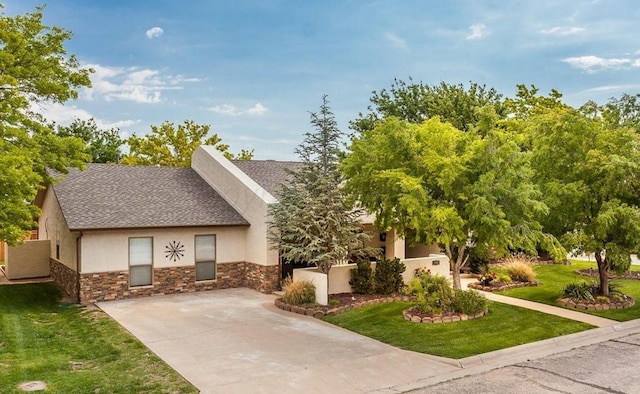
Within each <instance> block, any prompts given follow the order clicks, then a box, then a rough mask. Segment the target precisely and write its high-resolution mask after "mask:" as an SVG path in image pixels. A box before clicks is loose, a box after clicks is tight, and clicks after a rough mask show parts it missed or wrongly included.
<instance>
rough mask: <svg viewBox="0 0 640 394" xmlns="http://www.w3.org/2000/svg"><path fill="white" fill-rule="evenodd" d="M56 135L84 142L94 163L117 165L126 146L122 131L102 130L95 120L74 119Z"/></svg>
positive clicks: (59, 127) (60, 127)
mask: <svg viewBox="0 0 640 394" xmlns="http://www.w3.org/2000/svg"><path fill="white" fill-rule="evenodd" d="M56 134H57V135H58V136H60V137H76V138H80V139H81V140H82V141H84V143H85V144H86V152H87V154H89V155H90V156H91V159H90V160H91V162H92V163H117V162H118V161H119V160H120V156H121V150H120V148H121V147H122V145H123V144H124V140H123V139H122V138H120V131H119V130H118V129H117V128H112V129H100V128H98V125H97V124H96V121H95V119H93V118H91V119H89V120H82V119H74V121H73V122H72V123H71V124H70V125H68V126H58V128H57V133H56Z"/></svg>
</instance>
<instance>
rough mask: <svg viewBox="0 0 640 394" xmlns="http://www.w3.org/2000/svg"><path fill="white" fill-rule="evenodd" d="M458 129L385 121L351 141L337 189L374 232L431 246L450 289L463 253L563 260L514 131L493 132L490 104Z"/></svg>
mask: <svg viewBox="0 0 640 394" xmlns="http://www.w3.org/2000/svg"><path fill="white" fill-rule="evenodd" d="M476 116H477V118H478V122H477V125H476V126H474V127H473V128H471V129H469V131H467V132H465V131H462V130H460V129H457V128H456V127H454V126H452V125H451V124H450V123H444V122H442V121H441V120H440V119H439V118H438V117H433V118H430V119H428V120H425V121H424V122H422V123H420V124H414V123H409V122H407V121H405V120H400V119H397V118H388V119H386V120H385V121H384V122H382V123H379V124H378V125H377V126H376V127H375V128H374V129H372V130H368V131H364V132H363V133H361V135H360V136H358V137H355V138H354V139H353V140H352V144H351V146H350V153H348V155H347V157H346V158H345V160H344V162H343V170H344V173H345V176H346V178H347V181H346V185H345V189H346V190H347V191H348V192H349V193H350V194H351V196H352V198H354V199H355V200H357V201H360V203H361V204H362V205H363V206H364V207H365V208H366V209H367V210H368V211H369V212H371V213H374V214H375V215H376V226H377V227H378V228H380V229H389V228H394V229H395V230H396V231H397V233H398V234H400V235H406V234H407V232H408V231H411V232H415V235H416V237H415V239H416V241H419V242H424V243H427V244H431V243H434V242H435V243H438V244H439V245H441V247H442V248H443V249H444V250H445V252H446V254H447V256H448V257H449V259H450V261H451V269H452V272H453V279H454V287H455V288H460V268H461V267H462V266H463V265H464V264H465V262H466V259H467V256H468V250H469V248H470V247H475V248H477V250H479V251H480V252H481V253H482V252H484V253H485V254H486V253H489V252H490V251H491V252H492V253H496V254H497V255H498V256H500V255H505V254H507V253H509V252H512V251H518V250H521V251H524V252H527V253H531V254H535V253H536V249H537V248H538V247H542V248H544V249H547V250H549V251H550V252H551V253H552V255H553V256H555V257H556V258H564V255H563V254H564V253H565V252H564V249H563V248H562V247H561V246H560V245H559V244H558V243H557V241H555V238H553V237H552V236H548V235H546V234H544V233H543V232H542V226H541V224H540V223H539V222H538V220H537V218H538V217H540V216H544V215H545V214H546V213H547V207H546V206H545V205H544V204H543V203H542V202H541V201H540V199H541V195H540V192H539V191H538V190H537V188H536V187H535V186H534V184H533V183H532V181H531V170H530V167H529V163H528V156H527V154H526V153H523V152H522V150H521V149H520V147H519V145H518V143H517V142H516V138H515V136H516V135H515V134H513V133H510V132H505V131H504V130H502V129H501V128H500V127H498V125H497V122H498V116H497V115H496V113H495V111H494V108H493V107H492V106H486V107H483V108H481V109H478V110H477V113H476Z"/></svg>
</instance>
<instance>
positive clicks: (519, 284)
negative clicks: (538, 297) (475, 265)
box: [467, 282, 538, 292]
mask: <svg viewBox="0 0 640 394" xmlns="http://www.w3.org/2000/svg"><path fill="white" fill-rule="evenodd" d="M535 286H538V282H515V283H505V284H504V285H502V286H483V285H481V284H480V283H469V284H468V285H467V287H468V288H470V289H474V290H482V291H488V292H494V291H502V290H509V289H517V288H518V287H535Z"/></svg>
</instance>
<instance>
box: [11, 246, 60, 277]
mask: <svg viewBox="0 0 640 394" xmlns="http://www.w3.org/2000/svg"><path fill="white" fill-rule="evenodd" d="M49 243H50V242H49V241H48V240H42V241H26V242H25V243H24V244H22V245H19V246H9V247H7V248H6V249H7V250H6V252H5V254H6V261H5V273H6V276H7V278H8V279H11V280H13V279H26V278H41V277H44V276H49V251H50V246H49Z"/></svg>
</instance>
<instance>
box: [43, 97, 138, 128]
mask: <svg viewBox="0 0 640 394" xmlns="http://www.w3.org/2000/svg"><path fill="white" fill-rule="evenodd" d="M31 110H33V111H34V112H37V113H39V114H41V115H42V116H44V117H45V119H47V120H48V121H49V122H55V123H56V124H58V125H61V126H68V125H69V124H71V123H72V122H73V121H74V120H75V119H81V120H89V119H91V118H94V119H95V121H96V125H97V126H98V127H99V128H101V129H112V128H118V129H122V128H126V127H131V126H134V125H136V124H139V123H140V120H139V119H137V120H134V119H123V120H117V121H109V120H105V119H100V118H97V117H95V116H93V115H92V114H91V113H90V112H89V111H86V110H84V109H82V108H78V107H77V106H75V105H64V104H60V103H55V102H46V101H43V102H38V103H33V104H32V105H31ZM121 134H124V133H121Z"/></svg>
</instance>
